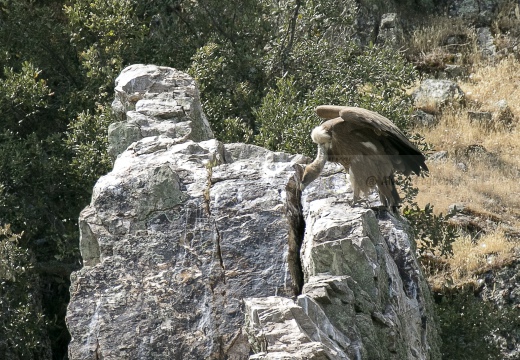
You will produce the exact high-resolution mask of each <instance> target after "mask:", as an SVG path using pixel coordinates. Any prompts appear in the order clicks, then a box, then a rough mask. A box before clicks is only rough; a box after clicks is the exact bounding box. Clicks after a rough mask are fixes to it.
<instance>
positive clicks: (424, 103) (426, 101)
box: [412, 79, 465, 114]
mask: <svg viewBox="0 0 520 360" xmlns="http://www.w3.org/2000/svg"><path fill="white" fill-rule="evenodd" d="M412 99H413V103H414V106H415V107H416V108H417V109H420V110H423V111H424V112H427V113H430V114H432V113H437V112H439V111H441V110H442V109H443V108H444V107H446V106H448V105H451V106H458V105H461V104H463V103H464V102H465V95H464V92H463V91H462V89H461V88H460V87H459V86H458V85H457V83H455V82H453V81H451V80H436V79H427V80H424V81H423V82H422V83H421V85H420V86H419V88H417V89H416V90H415V91H414V92H413V94H412Z"/></svg>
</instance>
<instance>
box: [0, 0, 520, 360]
mask: <svg viewBox="0 0 520 360" xmlns="http://www.w3.org/2000/svg"><path fill="white" fill-rule="evenodd" d="M498 3H499V4H500V6H499V7H498V8H497V9H496V12H495V15H494V20H493V21H492V23H491V24H490V26H491V29H492V31H493V34H494V35H495V39H496V42H497V47H498V50H502V49H506V50H507V52H506V51H504V52H503V53H502V55H500V56H497V57H495V58H493V59H489V58H485V57H483V56H482V55H481V53H480V52H479V49H478V46H477V35H476V33H475V26H474V24H473V23H472V22H471V21H466V20H461V19H458V18H453V17H451V18H450V17H448V16H444V15H443V14H444V13H445V11H446V9H445V8H444V7H443V2H442V1H438V2H435V1H428V0H417V1H412V0H400V1H397V0H396V1H390V2H389V1H376V0H363V1H354V0H348V1H345V0H309V1H303V0H289V1H266V0H260V1H258V0H243V1H240V2H236V1H229V0H218V1H217V0H199V1H195V2H194V1H183V0H179V1H171V0H158V1H139V0H116V1H105V0H89V1H86V0H70V1H62V0H48V1H29V0H16V1H7V0H1V1H0V113H1V114H2V116H1V118H0V158H1V159H2V161H1V162H0V283H1V287H0V358H5V359H51V358H52V359H63V358H66V349H67V344H68V342H69V339H70V336H69V334H68V332H67V329H66V326H65V323H64V317H65V310H66V306H67V302H68V290H69V289H68V286H69V284H70V282H69V275H70V273H71V271H73V270H76V269H78V268H80V267H81V257H80V254H79V250H78V238H79V233H78V224H77V218H78V215H79V212H80V211H81V209H82V208H83V207H85V205H86V204H87V203H88V202H89V200H90V196H91V193H90V192H91V189H92V187H93V185H94V183H95V181H96V180H97V179H98V178H99V177H100V176H101V175H103V174H105V173H107V172H108V171H109V170H110V167H111V159H110V158H109V156H108V154H107V128H108V125H109V124H110V123H111V122H112V121H114V120H113V119H112V117H111V110H110V104H111V102H112V100H113V84H114V80H115V78H116V77H117V75H118V74H119V73H120V72H121V70H122V69H123V68H124V67H126V66H128V65H130V64H134V63H152V64H156V65H162V66H170V67H174V68H177V69H179V70H183V71H185V72H188V73H189V74H190V75H192V76H193V77H194V78H195V79H196V80H197V83H198V85H199V88H200V91H201V97H202V101H203V107H204V111H205V113H206V115H207V117H208V119H209V121H210V123H211V126H212V128H213V130H214V132H215V134H216V137H217V138H218V139H219V140H222V141H225V142H237V141H242V142H248V143H254V144H257V145H260V146H265V147H268V148H270V149H272V150H279V151H286V152H294V153H296V152H298V153H304V154H307V155H309V156H313V155H314V151H315V148H314V146H313V144H312V142H311V141H310V138H309V133H310V130H311V129H312V128H313V127H314V126H316V125H317V124H319V122H320V120H319V119H318V118H317V117H316V116H315V115H314V107H315V106H316V105H319V104H344V105H347V104H348V105H351V106H360V107H365V108H369V109H371V110H374V111H377V112H380V113H381V114H383V115H385V116H387V117H388V118H390V119H391V120H392V121H394V122H395V123H396V124H397V125H398V126H400V127H401V128H402V129H403V130H405V131H407V132H408V133H409V134H415V133H419V134H420V135H421V136H423V137H424V139H422V140H421V139H419V137H416V138H417V139H418V141H419V143H420V146H421V147H422V148H424V149H425V151H428V152H433V150H432V151H429V150H428V149H435V150H444V151H447V152H448V158H447V160H446V161H442V162H430V163H429V164H428V166H429V167H430V170H431V174H430V176H429V177H428V178H424V179H414V180H413V182H412V183H411V184H410V183H406V182H405V183H404V184H405V185H403V187H404V188H405V193H406V198H407V202H406V206H407V209H408V211H407V212H406V213H405V215H406V216H407V217H408V218H409V220H410V221H411V222H412V223H413V224H416V225H417V232H418V238H419V239H420V240H419V251H420V253H421V255H422V256H423V258H424V259H425V261H424V263H425V269H426V270H428V271H429V272H430V275H431V282H432V284H433V285H434V287H435V289H436V290H438V291H444V290H445V289H446V288H448V289H450V291H451V290H453V289H455V288H460V287H462V286H463V285H465V284H471V283H474V282H475V281H476V279H477V277H478V276H479V274H481V273H482V271H484V270H485V269H488V268H493V267H496V266H501V265H504V264H507V263H510V262H511V261H514V260H515V259H516V258H515V255H514V254H515V253H514V251H515V246H517V245H518V243H517V238H518V236H517V234H518V229H519V225H520V210H519V201H518V200H519V199H518V196H519V193H518V191H515V190H514V189H515V186H514V185H515V184H516V181H517V180H516V179H517V178H518V174H519V171H518V169H520V164H519V162H520V159H519V157H518V153H519V149H520V143H519V140H518V136H517V135H518V134H517V132H518V130H517V119H518V118H519V116H520V104H519V102H518V100H517V99H518V91H519V90H518V81H519V75H518V74H519V72H518V70H519V69H518V68H519V65H518V58H517V56H518V54H519V52H518V49H517V48H516V46H517V43H518V34H520V25H519V19H520V14H519V11H518V5H517V4H516V2H514V1H499V2H498ZM389 11H397V12H398V13H399V14H402V18H403V22H404V23H405V24H407V26H405V28H404V32H403V37H402V38H400V39H399V40H400V41H401V43H400V45H398V46H397V47H396V46H395V44H393V45H392V46H387V45H385V44H384V43H382V42H381V41H377V39H376V33H375V31H374V30H375V29H376V28H377V26H376V25H377V23H378V22H379V21H380V18H381V15H382V14H383V13H385V12H389ZM426 13H431V14H432V17H431V18H428V20H427V21H426V20H425V19H426V18H425V15H424V14H426ZM360 14H361V15H362V16H360ZM433 15H435V16H433ZM356 19H357V20H356ZM454 33H455V35H457V36H458V38H459V39H462V40H461V41H460V43H459V44H458V45H457V46H458V47H457V49H456V51H453V48H454V45H452V44H451V43H446V39H447V37H449V36H451V35H454ZM451 64H460V65H463V66H464V68H465V69H466V70H467V72H468V73H467V74H466V76H463V77H461V78H460V80H459V84H460V86H461V87H462V88H463V90H464V91H465V92H466V96H467V108H471V109H477V110H482V109H486V108H489V107H491V106H493V104H494V103H496V102H497V101H499V100H506V101H507V103H508V104H509V107H510V109H511V111H512V113H513V115H514V119H515V121H514V122H513V123H512V124H508V126H506V127H500V126H497V127H493V128H480V127H477V126H475V125H474V124H473V123H471V122H469V120H468V119H467V115H466V111H467V108H462V109H460V108H458V109H457V108H453V109H445V110H444V111H443V112H442V113H438V114H436V116H437V120H438V123H437V124H436V125H435V126H432V127H429V128H428V127H414V125H413V121H412V117H411V114H412V112H413V106H412V101H411V99H410V96H409V93H410V89H413V88H414V86H416V85H418V84H419V82H420V80H421V79H422V78H423V77H427V76H428V77H430V76H432V77H435V76H439V74H440V73H442V72H443V69H444V68H445V67H446V65H451ZM474 145H478V146H482V148H483V149H485V154H491V155H489V156H488V155H486V156H479V157H471V158H468V157H467V155H465V153H464V151H465V149H467V148H468V146H474ZM459 163H464V166H465V170H464V171H463V170H461V166H462V165H458V164H459ZM415 187H417V188H418V189H419V191H418V194H417V196H414V194H415V193H416V188H415ZM511 189H512V190H511ZM453 203H464V204H465V206H466V207H467V208H468V209H470V211H471V212H472V214H477V216H480V217H481V218H484V219H485V220H490V221H491V222H492V223H493V225H492V226H491V227H490V228H489V229H487V228H486V231H484V232H479V233H478V234H476V233H474V232H471V231H469V232H468V231H465V230H464V229H461V227H460V226H458V225H456V224H455V225H453V224H451V225H450V221H451V220H452V219H450V218H449V216H446V214H447V207H448V206H449V205H451V204H453ZM427 204H432V205H433V208H432V207H431V206H427ZM456 235H458V237H456ZM452 241H454V242H452ZM450 249H453V255H451V254H450ZM468 254H471V256H468ZM490 254H491V255H493V261H492V262H491V263H490V261H489V259H490ZM451 310H453V308H448V310H446V311H445V314H449V313H450V312H449V311H451ZM476 341H477V340H476ZM476 349H478V348H476ZM474 358H475V359H476V357H474Z"/></svg>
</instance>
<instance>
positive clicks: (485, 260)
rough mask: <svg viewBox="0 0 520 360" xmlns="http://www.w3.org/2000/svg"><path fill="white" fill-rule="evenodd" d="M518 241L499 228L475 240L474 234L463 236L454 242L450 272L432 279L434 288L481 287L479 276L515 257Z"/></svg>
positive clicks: (449, 260)
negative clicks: (512, 239) (516, 242)
mask: <svg viewBox="0 0 520 360" xmlns="http://www.w3.org/2000/svg"><path fill="white" fill-rule="evenodd" d="M514 250H515V243H514V242H512V241H511V240H510V239H509V238H508V237H507V236H506V235H505V232H504V231H503V230H502V229H501V228H498V229H497V230H496V231H495V232H494V233H492V234H486V235H484V236H482V237H481V238H480V239H479V240H478V241H474V239H472V238H471V237H470V236H468V235H466V236H461V237H459V238H458V239H457V240H456V241H455V242H454V243H453V256H452V257H451V258H449V259H448V262H447V265H448V269H447V271H440V272H438V273H437V274H436V275H434V276H432V277H431V278H430V283H431V284H432V287H433V288H434V290H438V291H441V290H442V289H443V288H446V286H448V285H449V286H450V287H461V286H465V285H472V286H478V284H477V282H478V280H477V279H478V275H480V274H483V273H485V272H486V271H488V270H491V269H496V268H499V267H501V266H504V265H505V264H508V263H510V262H511V261H513V260H514V259H515V255H514Z"/></svg>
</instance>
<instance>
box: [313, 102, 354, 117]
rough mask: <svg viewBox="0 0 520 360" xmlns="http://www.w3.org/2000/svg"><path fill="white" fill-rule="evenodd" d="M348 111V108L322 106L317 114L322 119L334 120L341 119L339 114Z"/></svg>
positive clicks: (317, 110) (317, 109) (318, 108)
mask: <svg viewBox="0 0 520 360" xmlns="http://www.w3.org/2000/svg"><path fill="white" fill-rule="evenodd" d="M343 109H348V107H347V106H337V105H320V106H318V107H317V108H316V114H318V116H319V117H320V118H322V119H334V118H337V117H339V112H340V111H341V110H343Z"/></svg>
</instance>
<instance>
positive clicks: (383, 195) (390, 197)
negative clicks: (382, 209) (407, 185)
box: [377, 174, 401, 207]
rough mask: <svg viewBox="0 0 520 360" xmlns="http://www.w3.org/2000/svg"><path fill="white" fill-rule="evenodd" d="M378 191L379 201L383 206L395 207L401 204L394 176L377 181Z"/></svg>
mask: <svg viewBox="0 0 520 360" xmlns="http://www.w3.org/2000/svg"><path fill="white" fill-rule="evenodd" d="M377 189H378V190H379V200H380V201H381V204H383V206H387V207H394V206H397V205H398V204H399V202H400V201H401V198H400V197H399V194H398V192H397V189H396V188H395V180H394V175H393V174H390V175H388V176H385V177H384V178H382V179H378V181H377Z"/></svg>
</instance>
